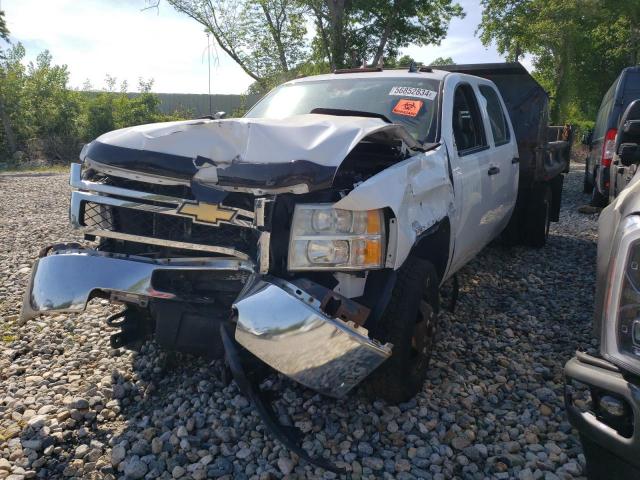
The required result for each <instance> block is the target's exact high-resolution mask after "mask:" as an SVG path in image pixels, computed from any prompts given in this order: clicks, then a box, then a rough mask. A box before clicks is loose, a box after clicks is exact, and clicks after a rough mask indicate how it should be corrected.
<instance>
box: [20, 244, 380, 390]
mask: <svg viewBox="0 0 640 480" xmlns="http://www.w3.org/2000/svg"><path fill="white" fill-rule="evenodd" d="M57 248H58V249H57V250H53V251H52V252H51V253H49V254H48V255H47V251H46V250H45V251H44V253H43V254H42V255H43V256H42V257H41V258H39V259H38V260H37V261H36V263H35V265H34V267H33V271H32V274H31V280H30V282H29V287H28V289H27V291H26V293H25V297H24V303H23V307H22V313H21V316H22V318H23V319H30V318H33V317H35V316H37V315H39V314H52V313H59V312H81V311H83V310H84V309H85V308H86V305H87V302H88V301H89V300H90V299H91V298H92V297H94V296H102V297H104V298H110V299H111V300H117V301H123V302H128V303H135V304H138V305H141V306H145V305H146V304H147V302H148V300H149V299H153V298H157V299H167V300H175V301H177V302H180V301H188V299H186V298H181V296H180V294H179V293H176V292H173V291H170V290H167V289H164V288H163V285H166V283H165V284H163V283H162V282H161V280H162V278H166V276H167V275H166V272H167V271H173V272H174V273H176V274H185V273H186V272H188V271H190V272H193V271H194V270H197V271H200V272H211V271H229V272H232V273H233V272H234V271H235V272H238V271H242V274H243V275H244V278H247V277H248V276H249V274H252V276H251V277H250V279H249V281H248V282H247V284H246V285H245V288H244V290H243V292H242V293H241V295H240V297H239V298H238V299H236V301H235V303H234V309H235V310H236V312H237V326H236V333H235V338H236V341H237V342H238V343H239V344H241V345H242V346H244V347H245V348H246V349H247V350H249V351H250V352H251V353H252V354H254V355H255V356H256V357H258V358H259V359H260V360H262V361H263V362H264V363H266V364H267V365H269V366H270V367H272V368H274V369H276V370H277V371H279V372H281V373H283V374H284V375H286V376H288V377H290V378H291V379H293V380H296V381H298V382H300V383H301V384H303V385H305V386H307V387H309V388H311V389H313V390H316V391H318V392H320V393H323V394H325V395H329V396H333V397H342V396H344V395H345V394H346V393H347V392H348V391H349V390H351V389H352V388H353V387H354V386H355V385H357V384H358V383H359V382H360V381H362V380H363V379H364V378H365V377H367V376H368V375H369V374H370V373H371V372H372V371H373V370H374V369H375V368H377V367H378V366H379V365H380V364H381V363H382V362H384V361H385V360H386V359H387V358H389V357H390V356H391V347H392V346H391V345H381V344H380V343H379V342H377V341H375V340H372V339H370V338H369V337H368V336H367V331H366V330H365V329H364V328H362V327H359V326H358V325H356V324H355V323H353V322H348V321H343V320H341V319H340V318H332V316H331V315H328V314H327V313H326V312H325V311H323V309H322V301H321V299H319V298H317V297H318V292H317V291H315V292H313V291H314V288H316V290H317V287H319V286H318V285H317V284H312V283H311V282H308V281H307V282H306V283H305V284H304V285H305V286H304V287H302V286H301V287H298V286H295V285H293V284H290V283H288V282H285V281H283V280H280V279H277V278H273V277H268V276H264V277H263V276H260V275H258V274H255V273H254V272H255V265H253V264H252V263H251V262H248V261H244V260H237V259H229V258H206V259H165V260H151V259H147V258H144V257H133V256H125V255H115V254H107V253H104V252H98V251H95V250H90V249H80V248H77V246H76V247H73V246H70V245H62V246H58V247H57ZM225 275H228V273H225ZM320 288H323V287H320ZM303 289H304V290H303ZM305 290H308V291H305ZM308 292H313V293H314V294H315V295H316V296H315V297H314V296H313V295H312V294H310V293H308ZM339 303H340V302H339ZM178 305H179V304H178ZM358 308H361V307H360V306H358V304H356V303H355V302H352V301H350V300H348V299H342V302H341V303H340V308H338V309H336V311H335V313H334V315H335V316H339V317H341V318H358V317H359V313H358ZM178 310H179V307H178ZM168 320H169V323H171V322H170V319H168ZM210 320H211V321H210V322H207V324H209V323H211V324H213V322H214V319H213V318H211V319H210ZM175 322H177V323H179V322H180V315H178V314H176V315H175ZM187 328H188V327H187ZM214 334H215V335H217V330H216V332H215V333H214Z"/></svg>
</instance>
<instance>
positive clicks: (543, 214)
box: [523, 184, 553, 248]
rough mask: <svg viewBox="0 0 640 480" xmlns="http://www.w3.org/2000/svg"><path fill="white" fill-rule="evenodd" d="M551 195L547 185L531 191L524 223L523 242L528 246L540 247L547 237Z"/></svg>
mask: <svg viewBox="0 0 640 480" xmlns="http://www.w3.org/2000/svg"><path fill="white" fill-rule="evenodd" d="M552 201H553V196H552V193H551V188H550V187H549V185H546V184H545V185H541V186H539V187H537V188H536V189H535V190H534V191H533V195H532V196H531V200H530V202H529V208H528V209H527V219H526V223H525V228H524V230H525V232H524V233H525V234H524V239H523V240H524V243H525V245H527V246H529V247H534V248H542V247H544V246H545V244H546V243H547V238H549V226H550V225H551V208H552V204H551V202H552Z"/></svg>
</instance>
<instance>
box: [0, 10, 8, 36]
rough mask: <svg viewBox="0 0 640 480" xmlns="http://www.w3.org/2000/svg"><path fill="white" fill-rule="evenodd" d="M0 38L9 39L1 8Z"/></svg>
mask: <svg viewBox="0 0 640 480" xmlns="http://www.w3.org/2000/svg"><path fill="white" fill-rule="evenodd" d="M0 40H5V41H7V42H8V41H9V28H7V22H6V20H5V18H4V11H3V10H0Z"/></svg>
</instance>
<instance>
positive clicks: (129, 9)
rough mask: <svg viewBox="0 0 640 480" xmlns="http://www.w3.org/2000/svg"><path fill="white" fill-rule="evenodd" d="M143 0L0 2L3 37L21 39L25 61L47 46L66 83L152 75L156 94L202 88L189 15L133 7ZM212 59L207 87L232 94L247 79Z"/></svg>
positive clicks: (200, 55)
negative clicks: (3, 14)
mask: <svg viewBox="0 0 640 480" xmlns="http://www.w3.org/2000/svg"><path fill="white" fill-rule="evenodd" d="M144 6H145V3H144V1H142V0H139V1H128V2H127V1H115V2H114V1H111V2H108V1H100V0H83V1H82V2H78V1H73V0H49V1H46V2H42V1H37V0H5V2H4V5H3V8H4V9H5V11H6V18H7V23H8V26H9V29H10V31H11V37H12V39H14V40H18V41H21V42H23V43H24V44H25V47H26V48H27V51H28V56H29V59H33V58H35V56H36V55H37V53H38V52H39V51H40V50H43V49H45V48H46V49H49V50H50V51H51V53H52V55H53V58H54V61H55V62H56V63H64V64H67V65H68V66H69V70H70V72H71V85H73V86H80V85H82V83H83V82H84V80H85V79H87V78H88V79H89V80H90V81H91V83H92V84H93V85H94V86H96V87H101V86H103V85H104V78H105V74H110V75H112V76H115V77H117V78H118V80H119V81H120V80H125V79H126V80H127V82H128V83H129V86H130V88H132V87H134V86H135V85H136V84H137V81H138V77H143V78H153V79H154V80H155V83H154V90H155V91H157V92H187V93H206V92H207V82H208V78H207V77H208V75H207V59H206V46H207V40H206V36H205V34H204V31H203V28H202V27H201V26H200V25H199V24H198V23H196V22H195V21H194V20H192V19H190V18H188V17H186V16H183V15H180V14H178V13H177V12H174V11H173V10H172V8H171V7H170V6H169V5H168V4H161V6H160V10H159V12H157V11H156V10H146V11H141V9H142V8H143V7H144ZM218 53H219V62H217V63H218V64H217V65H216V64H215V63H216V62H212V68H211V79H212V81H211V90H212V92H214V93H240V92H242V91H244V90H246V88H247V87H248V86H249V85H250V84H251V81H252V80H251V78H250V77H249V76H248V75H246V74H245V73H244V72H243V71H242V70H241V69H240V67H238V66H237V65H236V64H235V63H234V62H233V61H232V60H231V59H230V58H229V57H228V56H227V55H226V54H224V52H221V51H220V50H218Z"/></svg>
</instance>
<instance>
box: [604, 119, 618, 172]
mask: <svg viewBox="0 0 640 480" xmlns="http://www.w3.org/2000/svg"><path fill="white" fill-rule="evenodd" d="M617 133H618V130H617V129H616V128H610V129H609V131H608V132H607V134H606V135H605V137H604V145H603V146H602V161H601V162H600V164H601V165H602V166H603V167H610V166H611V160H613V154H614V153H615V148H616V135H617Z"/></svg>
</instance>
